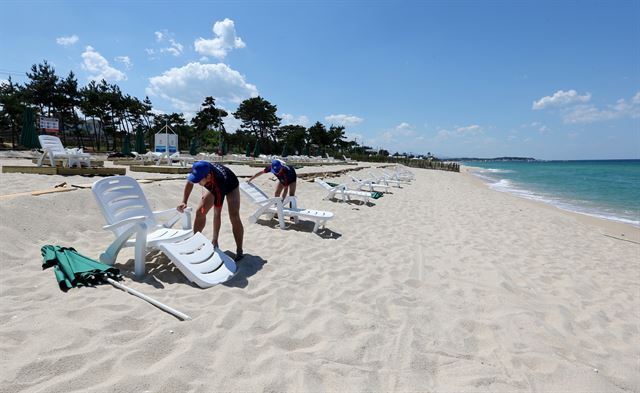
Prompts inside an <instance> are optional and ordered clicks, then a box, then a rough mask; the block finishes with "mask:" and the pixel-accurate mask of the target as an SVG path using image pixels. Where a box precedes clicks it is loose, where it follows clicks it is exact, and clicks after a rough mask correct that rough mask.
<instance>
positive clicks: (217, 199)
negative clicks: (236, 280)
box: [176, 161, 244, 261]
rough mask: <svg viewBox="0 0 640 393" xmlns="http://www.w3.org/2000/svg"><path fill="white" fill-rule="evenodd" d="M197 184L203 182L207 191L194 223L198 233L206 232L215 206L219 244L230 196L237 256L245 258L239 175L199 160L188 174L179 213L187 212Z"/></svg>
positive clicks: (223, 167) (229, 205) (214, 221)
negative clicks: (192, 192) (224, 212)
mask: <svg viewBox="0 0 640 393" xmlns="http://www.w3.org/2000/svg"><path fill="white" fill-rule="evenodd" d="M194 184H200V185H201V186H202V187H203V188H204V189H205V190H206V192H205V193H204V194H203V195H202V198H201V199H200V203H199V204H198V208H197V209H196V217H195V220H194V223H193V231H194V232H202V230H203V229H204V227H205V224H206V222H207V213H208V212H209V210H211V208H212V207H213V240H211V243H213V246H214V247H216V248H217V247H218V235H219V234H220V226H221V219H220V213H221V212H222V204H223V203H224V198H225V196H226V197H227V200H228V201H229V202H228V208H229V220H230V221H231V228H232V231H233V238H234V239H235V241H236V257H235V260H236V261H238V260H240V259H242V257H243V255H244V254H243V252H242V238H243V237H244V228H243V226H242V220H241V219H240V190H239V189H238V186H239V185H240V183H239V182H238V178H237V177H236V175H235V174H234V173H233V172H232V171H231V169H229V168H227V167H226V166H224V165H221V164H217V163H210V162H208V161H196V162H194V163H193V165H192V166H191V173H190V174H189V175H188V176H187V183H186V184H185V185H184V192H183V196H182V202H181V203H180V204H179V205H178V206H177V207H176V209H177V210H178V211H179V212H183V211H184V209H185V207H187V201H188V200H189V195H191V190H193V185H194Z"/></svg>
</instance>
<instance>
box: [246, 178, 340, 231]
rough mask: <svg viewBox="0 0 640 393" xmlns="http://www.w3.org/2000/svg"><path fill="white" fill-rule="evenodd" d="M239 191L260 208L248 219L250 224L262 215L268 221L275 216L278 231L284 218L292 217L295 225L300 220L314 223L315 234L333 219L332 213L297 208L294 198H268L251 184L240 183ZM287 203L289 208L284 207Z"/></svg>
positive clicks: (282, 225) (282, 227)
mask: <svg viewBox="0 0 640 393" xmlns="http://www.w3.org/2000/svg"><path fill="white" fill-rule="evenodd" d="M240 190H242V192H244V193H245V194H246V195H247V196H248V197H249V198H251V200H252V201H253V202H254V203H255V204H257V205H259V206H260V207H259V208H258V210H256V212H255V213H253V214H252V215H251V216H250V217H249V222H250V223H252V224H253V223H255V222H257V221H258V218H259V217H260V216H261V215H263V214H266V215H267V216H268V217H269V219H272V218H273V217H274V216H275V215H277V216H278V222H279V224H280V229H285V225H284V219H285V217H293V218H294V220H295V222H296V223H297V222H298V219H300V218H302V219H306V220H310V221H314V223H315V224H314V226H313V232H317V231H318V229H319V228H321V227H324V226H325V224H326V222H327V221H328V220H330V219H332V218H333V213H331V212H326V211H321V210H310V209H302V208H299V207H298V206H297V204H298V201H297V199H296V197H291V196H289V197H286V198H285V200H284V201H283V200H282V199H281V198H279V197H274V198H269V197H268V196H267V194H265V193H264V192H263V191H262V190H261V189H260V188H258V186H256V185H255V184H253V183H247V182H241V183H240ZM289 203H291V207H285V205H287V204H289Z"/></svg>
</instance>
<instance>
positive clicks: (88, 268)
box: [40, 245, 122, 292]
mask: <svg viewBox="0 0 640 393" xmlns="http://www.w3.org/2000/svg"><path fill="white" fill-rule="evenodd" d="M40 252H41V253H42V269H46V268H49V267H53V272H54V273H55V275H56V280H58V284H59V285H60V289H62V290H63V291H65V292H66V291H67V290H69V289H71V288H75V287H83V286H93V285H96V284H100V283H103V282H105V281H106V279H107V278H111V279H114V280H120V279H122V275H121V274H120V270H118V269H116V268H115V267H112V266H109V265H105V264H104V263H100V262H97V261H95V260H93V259H91V258H88V257H85V256H84V255H82V254H80V253H78V252H77V251H76V250H75V249H74V248H73V247H61V246H52V245H46V246H42V248H41V249H40Z"/></svg>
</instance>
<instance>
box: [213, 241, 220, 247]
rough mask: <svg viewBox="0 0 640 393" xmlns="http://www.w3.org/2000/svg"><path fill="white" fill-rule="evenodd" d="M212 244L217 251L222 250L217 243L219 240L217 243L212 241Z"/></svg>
mask: <svg viewBox="0 0 640 393" xmlns="http://www.w3.org/2000/svg"><path fill="white" fill-rule="evenodd" d="M211 244H213V248H214V249H216V248H220V247H219V246H218V241H217V240H216V241H213V240H212V241H211Z"/></svg>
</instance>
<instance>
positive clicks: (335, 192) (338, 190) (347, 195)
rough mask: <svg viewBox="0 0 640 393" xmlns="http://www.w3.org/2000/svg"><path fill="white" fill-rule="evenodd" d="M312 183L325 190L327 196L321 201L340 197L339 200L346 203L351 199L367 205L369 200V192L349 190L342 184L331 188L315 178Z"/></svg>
mask: <svg viewBox="0 0 640 393" xmlns="http://www.w3.org/2000/svg"><path fill="white" fill-rule="evenodd" d="M313 182H314V183H317V184H319V185H320V186H321V187H322V188H324V189H325V190H327V195H326V196H325V197H324V198H323V199H333V198H336V197H337V196H340V198H342V201H343V202H346V201H350V200H351V198H352V197H353V198H358V199H361V200H362V201H363V202H364V203H369V198H371V192H367V191H357V190H350V189H349V187H347V186H346V185H344V184H338V185H337V186H332V185H330V184H329V183H327V182H325V181H324V180H322V179H321V178H319V177H316V178H315V179H314V180H313Z"/></svg>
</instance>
